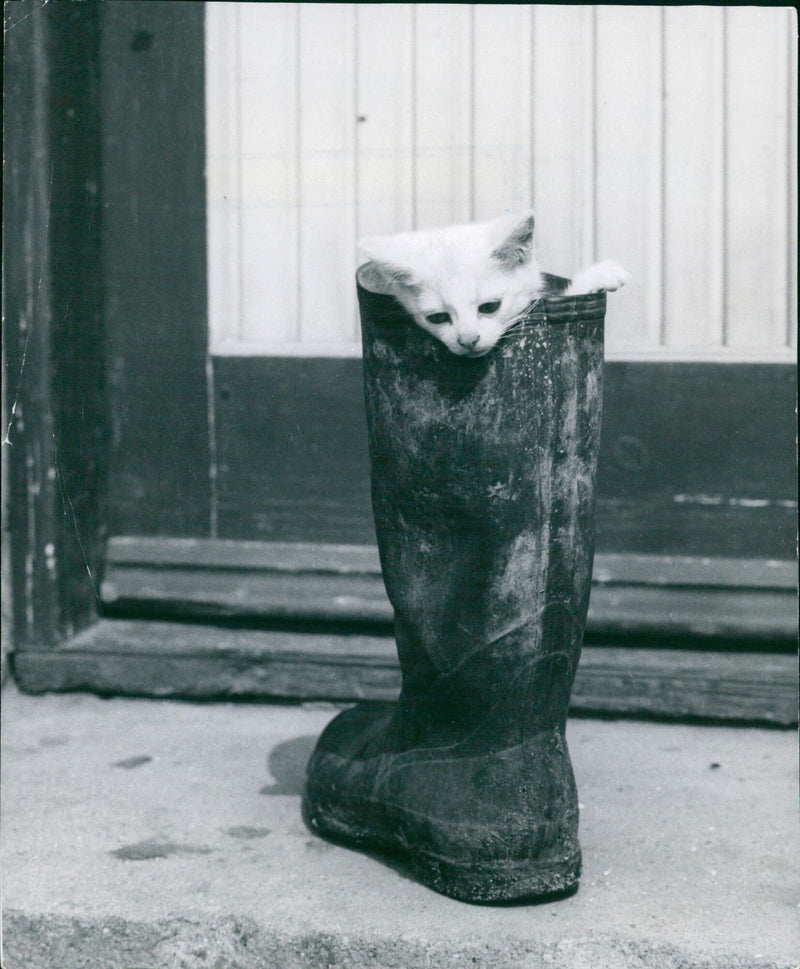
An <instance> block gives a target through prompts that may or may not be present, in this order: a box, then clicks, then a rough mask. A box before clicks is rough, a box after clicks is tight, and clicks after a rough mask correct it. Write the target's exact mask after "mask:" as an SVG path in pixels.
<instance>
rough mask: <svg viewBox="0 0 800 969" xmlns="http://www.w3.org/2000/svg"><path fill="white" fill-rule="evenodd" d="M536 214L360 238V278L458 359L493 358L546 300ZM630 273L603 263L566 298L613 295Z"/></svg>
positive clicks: (581, 275) (577, 281)
mask: <svg viewBox="0 0 800 969" xmlns="http://www.w3.org/2000/svg"><path fill="white" fill-rule="evenodd" d="M533 224H534V218H533V213H532V212H527V213H524V214H515V215H504V216H502V217H501V218H499V219H495V220H494V221H492V222H481V223H477V222H476V223H471V224H469V225H453V226H448V227H447V228H444V229H432V230H429V231H426V232H401V233H399V234H398V235H393V236H376V237H374V238H371V239H362V241H361V242H360V244H359V248H360V251H361V254H362V256H363V259H362V262H366V265H364V266H363V267H362V269H361V274H360V278H361V280H362V282H363V284H364V285H365V286H366V287H367V289H372V290H375V291H376V292H380V293H388V294H389V295H391V296H394V297H395V298H396V299H397V300H399V302H400V303H402V305H403V306H404V307H405V308H406V309H407V310H408V312H409V313H410V314H411V315H412V316H413V317H414V319H415V320H416V322H417V323H418V324H419V326H421V327H422V328H423V329H424V330H427V331H428V332H429V333H432V334H433V336H435V337H436V338H437V339H438V340H441V341H442V343H444V345H445V346H446V347H447V348H448V349H449V350H451V351H452V352H453V353H456V354H458V355H459V356H468V357H481V356H483V355H484V354H485V353H488V352H489V351H490V350H491V349H492V347H494V346H495V344H496V343H497V341H498V340H499V339H500V338H501V337H502V336H503V334H504V333H505V332H506V330H508V329H509V327H510V326H512V325H513V324H514V323H515V322H516V321H517V320H518V319H520V317H522V316H523V315H524V313H525V310H526V309H527V308H528V307H529V306H530V304H531V303H532V302H534V301H535V300H536V299H537V298H538V297H539V296H541V294H542V291H543V289H544V281H543V279H542V273H541V270H540V269H539V266H538V264H537V262H536V259H535V256H534V252H533ZM627 279H628V274H627V273H626V272H625V271H624V270H623V269H621V268H620V267H619V266H617V265H616V264H615V263H611V262H604V263H598V264H597V265H595V266H591V267H590V268H589V269H585V270H583V271H582V272H581V273H579V274H578V275H577V276H576V277H575V279H574V281H573V282H572V283H571V284H570V286H569V288H568V289H567V291H566V293H565V294H564V295H567V296H578V295H581V294H584V293H592V292H599V291H601V290H614V289H618V288H619V287H620V286H622V285H624V283H625V282H626V280H627Z"/></svg>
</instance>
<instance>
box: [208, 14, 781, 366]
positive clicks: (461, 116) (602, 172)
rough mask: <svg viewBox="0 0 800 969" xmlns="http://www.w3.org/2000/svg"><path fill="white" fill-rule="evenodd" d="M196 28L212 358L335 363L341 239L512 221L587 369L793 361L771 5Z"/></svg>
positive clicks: (277, 21) (227, 21)
mask: <svg viewBox="0 0 800 969" xmlns="http://www.w3.org/2000/svg"><path fill="white" fill-rule="evenodd" d="M206 10H207V26H206V64H207V81H206V96H207V119H208V120H207V142H208V225H209V255H208V258H209V310H210V345H211V350H212V353H214V354H278V355H343V354H351V353H353V354H355V353H358V352H359V344H358V321H357V311H356V305H355V286H354V282H353V273H354V271H355V266H356V240H357V239H358V238H359V237H360V236H362V235H367V234H375V233H389V232H395V231H400V230H404V229H409V228H426V227H430V226H436V225H443V224H447V223H451V222H460V221H469V220H471V219H484V218H487V219H488V218H491V217H493V216H495V215H498V214H500V213H502V212H503V211H505V210H507V209H511V210H513V209H518V208H522V207H525V206H528V205H531V204H532V205H533V207H534V209H535V211H536V213H537V235H538V252H539V258H540V262H541V263H542V265H543V266H544V268H545V269H547V270H549V271H551V272H555V273H559V274H561V275H571V274H572V273H574V272H575V271H576V270H577V269H578V268H580V267H581V266H582V265H584V264H586V263H588V262H590V261H591V260H593V259H594V258H614V259H617V260H618V261H620V262H621V263H622V264H623V265H624V266H625V267H626V268H627V269H628V270H629V271H630V272H631V274H632V277H633V279H632V282H631V284H630V285H629V287H627V288H626V289H625V290H624V291H622V292H621V293H619V294H615V295H613V296H612V297H610V299H609V312H608V328H607V355H608V357H609V358H612V359H614V358H616V359H620V358H637V359H690V360H691V359H698V360H776V361H778V360H793V359H794V358H795V354H796V351H795V349H794V347H795V346H796V328H797V327H796V306H795V293H796V275H795V272H796V261H797V251H796V235H797V227H796V207H797V202H796V182H795V172H796V168H795V158H796V150H797V149H796V144H797V142H796V130H797V125H796V121H797V118H796V100H795V91H796V69H797V67H796V35H797V30H796V17H795V12H794V10H793V9H790V8H787V7H783V8H781V7H778V8H767V7H709V6H686V7H653V6H642V7H631V6H618V7H615V6H560V5H555V6H548V5H543V6H538V5H534V6H526V5H508V6H506V5H502V4H435V3H434V4H312V3H303V4H281V3H242V4H240V3H227V2H226V3H216V2H214V3H208V4H207V5H206Z"/></svg>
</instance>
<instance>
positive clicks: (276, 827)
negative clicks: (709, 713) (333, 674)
mask: <svg viewBox="0 0 800 969" xmlns="http://www.w3.org/2000/svg"><path fill="white" fill-rule="evenodd" d="M334 712H335V711H334V710H333V708H330V707H329V708H324V707H320V706H316V707H308V706H307V707H296V706H268V705H255V704H252V705H251V704H225V703H218V704H197V703H192V704H189V703H178V702H169V701H163V700H157V701H153V700H130V699H114V700H101V699H97V698H95V697H91V696H84V695H65V696H44V697H28V696H24V695H21V694H19V693H18V692H17V691H16V689H15V688H14V686H13V684H10V685H8V686H6V687H5V688H4V690H3V693H2V717H3V759H2V770H3V804H2V808H3V844H2V849H3V896H4V908H5V912H4V960H3V966H4V967H5V969H251V967H252V969H272V967H275V969H317V967H326V969H327V967H330V969H344V967H348V969H361V967H397V969H417V967H420V969H421V967H433V969H436V967H451V966H453V967H503V969H511V967H514V969H534V967H536V969H539V967H542V969H544V967H547V969H623V967H624V969H632V967H633V969H645V967H646V969H679V967H680V969H688V967H698V969H701V967H702V969H745V967H746V969H750V967H766V966H772V967H781V969H790V967H795V966H798V965H800V927H799V926H798V909H797V905H798V899H800V879H798V874H799V873H800V839H798V811H797V738H796V735H795V733H794V732H793V731H785V732H784V731H777V730H762V729H749V728H720V727H706V726H681V725H669V724H655V723H637V722H632V721H629V722H623V721H618V722H613V721H595V720H574V721H572V722H571V723H570V727H569V732H568V737H569V743H570V747H571V750H572V756H573V761H574V764H575V773H576V776H577V781H578V789H579V791H580V800H581V806H582V813H581V841H582V845H583V850H584V874H583V879H582V883H581V888H580V891H579V892H578V893H577V894H576V895H574V896H573V897H571V898H568V899H566V900H562V901H557V902H550V903H547V904H540V905H516V906H507V907H480V906H473V905H466V904H463V903H460V902H456V901H453V900H451V899H447V898H444V897H441V896H439V895H436V894H435V893H433V892H431V891H430V890H428V889H427V888H425V887H423V886H422V885H420V884H418V883H416V882H414V881H413V880H410V879H409V877H408V876H407V873H406V872H405V871H404V870H403V869H402V868H400V867H398V866H397V863H394V862H393V863H387V862H385V861H384V860H381V859H380V858H378V857H374V856H370V855H366V854H361V853H358V852H354V851H348V850H346V849H344V848H340V847H336V846H333V845H331V844H328V843H327V842H324V841H321V840H319V839H318V838H316V837H314V836H313V835H311V834H310V833H309V832H308V831H307V830H306V828H305V827H304V826H303V822H302V820H301V818H300V791H301V786H302V783H303V773H304V768H305V763H306V760H307V758H308V755H309V753H310V751H311V748H312V746H313V744H314V741H315V739H316V737H317V735H318V734H319V732H320V730H321V729H322V728H323V727H324V726H325V724H326V723H327V721H328V720H329V719H330V717H331V716H332V715H333V713H334Z"/></svg>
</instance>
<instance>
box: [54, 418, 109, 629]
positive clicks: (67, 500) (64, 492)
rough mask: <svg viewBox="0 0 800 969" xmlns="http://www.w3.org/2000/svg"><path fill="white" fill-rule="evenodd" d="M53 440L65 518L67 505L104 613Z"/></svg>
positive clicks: (96, 597) (91, 580) (57, 477)
mask: <svg viewBox="0 0 800 969" xmlns="http://www.w3.org/2000/svg"><path fill="white" fill-rule="evenodd" d="M53 438H54V441H53V452H54V453H53V456H54V459H55V469H56V480H57V481H58V490H59V493H60V495H61V505H62V507H63V509H64V517H65V518H66V517H67V505H69V514H70V516H71V518H72V526H73V528H74V529H75V537H76V538H77V540H78V547H79V548H80V550H81V555H82V556H83V564H84V566H85V567H86V574H87V575H88V576H89V581H90V582H91V584H92V591H93V592H94V597H95V599H96V600H97V604H98V606H99V608H100V612H101V613H102V611H103V602H102V599H101V598H100V594H99V592H98V590H97V584H96V582H95V581H94V576H93V575H92V570H91V568H90V566H89V557H88V555H87V554H86V549H85V548H84V547H83V542H82V541H81V533H80V530H79V528H78V517H77V515H76V514H75V508H74V506H73V504H72V499H71V498H70V496H69V492H68V491H67V489H66V487H65V485H64V478H63V475H62V474H61V466H60V465H59V462H58V448H57V447H56V445H55V435H53Z"/></svg>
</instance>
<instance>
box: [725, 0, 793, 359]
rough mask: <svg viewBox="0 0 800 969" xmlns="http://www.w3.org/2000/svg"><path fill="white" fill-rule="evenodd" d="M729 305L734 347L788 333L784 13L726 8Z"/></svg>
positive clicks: (773, 341) (776, 341) (778, 339)
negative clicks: (786, 297)
mask: <svg viewBox="0 0 800 969" xmlns="http://www.w3.org/2000/svg"><path fill="white" fill-rule="evenodd" d="M725 15H726V18H727V51H726V54H727V76H726V81H727V90H726V100H727V106H728V111H727V124H726V131H727V174H728V186H727V226H728V229H727V239H726V243H727V245H726V249H727V257H728V261H727V299H726V311H727V314H726V315H727V319H726V324H727V325H726V334H725V335H726V342H727V344H728V345H729V346H752V345H756V346H758V345H759V344H766V345H772V346H775V345H780V344H781V343H783V342H784V340H785V334H786V319H785V314H786V300H785V297H784V294H785V292H786V285H787V278H786V277H787V272H786V270H787V264H786V258H785V257H786V249H785V247H786V228H787V224H786V217H787V203H788V199H787V181H786V179H785V178H783V177H782V174H783V171H782V170H783V168H784V166H785V164H786V158H787V137H788V130H789V119H788V104H787V95H788V86H787V84H786V80H785V79H786V69H787V66H788V65H787V64H786V57H787V47H786V42H785V25H786V21H785V16H784V11H783V10H781V9H779V8H756V7H742V8H737V7H728V8H726V11H725Z"/></svg>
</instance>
